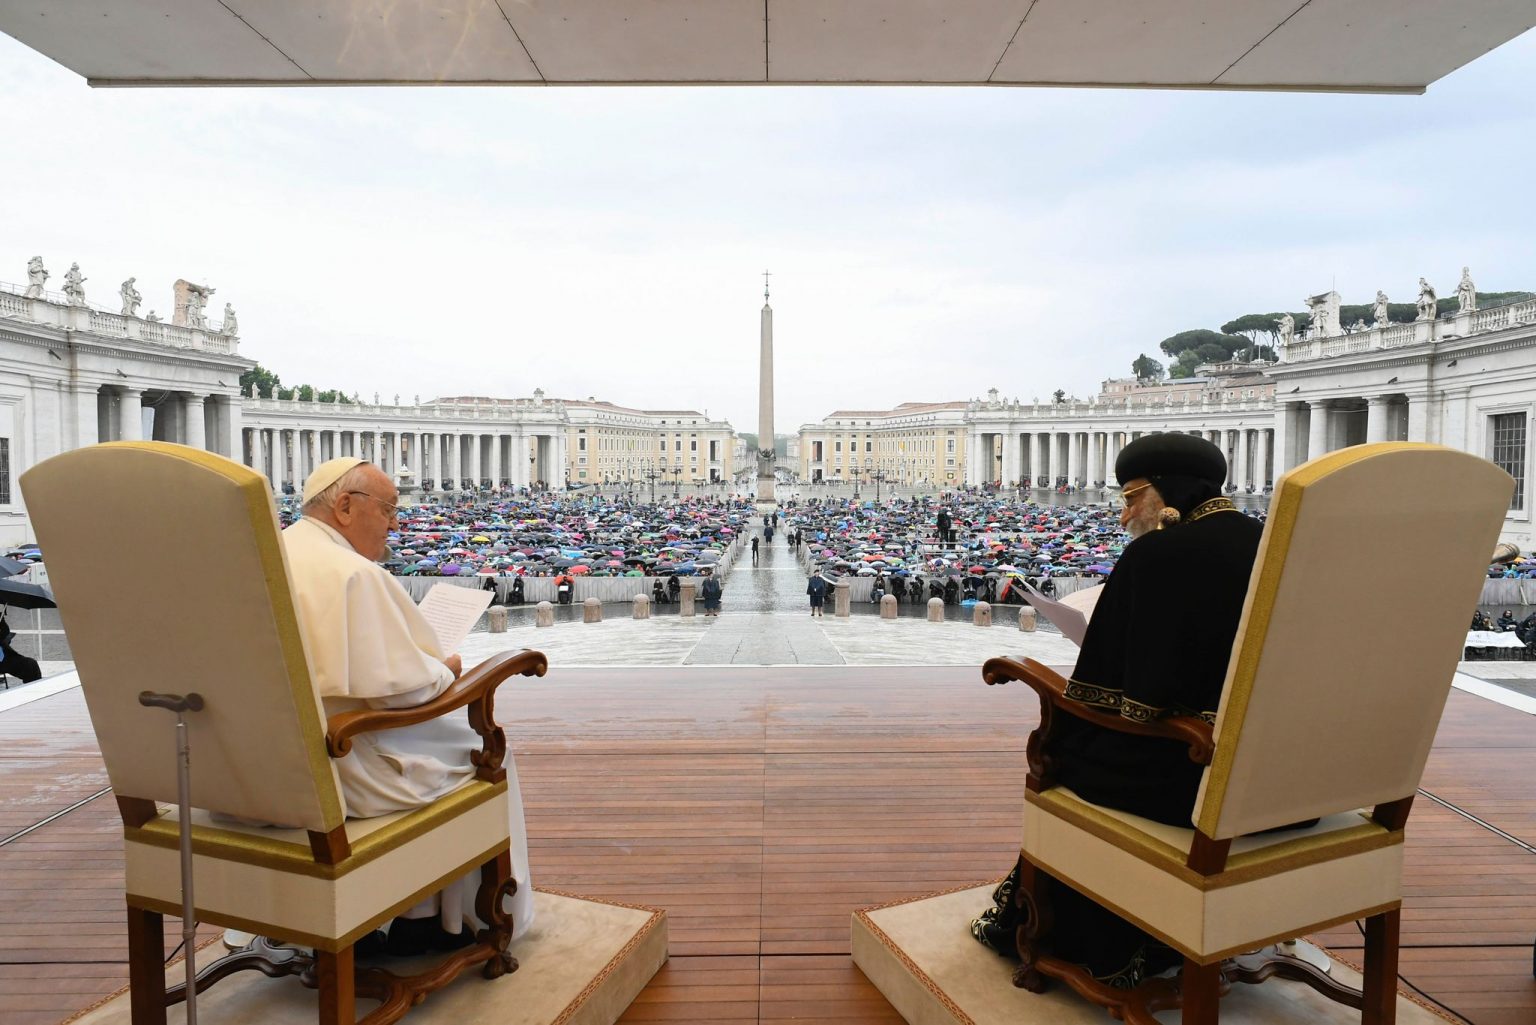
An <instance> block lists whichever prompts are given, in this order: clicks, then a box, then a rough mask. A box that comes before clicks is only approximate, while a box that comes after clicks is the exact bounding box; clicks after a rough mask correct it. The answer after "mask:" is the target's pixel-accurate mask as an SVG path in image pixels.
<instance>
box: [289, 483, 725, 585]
mask: <svg viewBox="0 0 1536 1025" xmlns="http://www.w3.org/2000/svg"><path fill="white" fill-rule="evenodd" d="M281 515H282V519H283V522H284V524H285V525H286V524H287V523H291V522H292V521H293V520H294V519H295V518H296V517H297V516H298V508H297V502H295V501H293V500H291V499H290V500H285V501H284V502H283V503H282V510H281ZM751 515H752V505H751V503H750V502H747V501H745V500H742V499H736V498H730V497H709V496H700V495H689V496H686V497H684V498H682V499H679V500H667V501H663V502H660V503H656V504H652V503H649V502H641V501H636V500H634V499H630V498H628V497H625V496H620V495H613V496H607V497H605V496H602V495H597V494H586V493H574V494H561V493H558V492H543V493H539V492H535V493H532V494H527V493H512V492H490V493H484V494H468V495H461V496H453V497H447V496H442V497H438V496H434V498H433V500H431V501H428V502H422V503H419V504H410V505H403V506H402V507H401V508H400V509H399V520H398V529H396V530H395V531H393V532H391V534H390V536H389V547H390V554H389V555H388V556H387V557H386V558H385V560H384V561H383V566H384V568H385V569H387V570H389V571H390V572H391V573H393V574H395V575H397V576H483V577H496V576H512V577H518V578H522V577H556V578H559V577H566V578H570V577H576V576H583V575H590V576H594V577H603V576H634V577H639V576H662V577H665V576H686V575H692V574H695V573H697V572H698V571H699V570H700V569H702V568H704V567H707V566H712V565H714V564H715V563H717V562H719V561H720V559H721V558H722V557H723V556H724V553H725V551H726V549H727V548H728V547H729V545H730V544H731V543H732V542H733V541H734V540H735V539H736V537H737V536H738V535H739V534H740V533H742V532H743V531H744V530H745V528H746V527H747V525H748V521H749V520H750V518H751Z"/></svg>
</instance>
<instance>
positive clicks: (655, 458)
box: [563, 399, 738, 484]
mask: <svg viewBox="0 0 1536 1025" xmlns="http://www.w3.org/2000/svg"><path fill="white" fill-rule="evenodd" d="M563 405H564V407H565V410H566V415H567V417H568V425H567V429H566V449H567V451H568V452H569V460H568V473H569V478H570V480H572V481H574V482H577V483H587V484H605V483H626V484H627V483H634V482H639V481H646V480H650V479H651V474H652V473H654V474H655V475H656V476H655V478H654V479H655V480H657V481H661V482H671V483H673V484H701V483H717V482H722V481H729V480H730V479H731V476H732V473H733V469H734V467H735V466H737V465H738V463H737V459H736V431H735V428H733V427H732V426H731V425H730V424H729V423H728V422H726V421H724V420H711V419H710V418H709V417H708V416H707V415H705V414H704V413H701V412H699V411H698V410H695V409H631V408H629V407H627V406H617V405H614V404H613V403H611V402H599V401H598V400H596V399H586V400H585V401H581V400H566V401H565V402H564V403H563Z"/></svg>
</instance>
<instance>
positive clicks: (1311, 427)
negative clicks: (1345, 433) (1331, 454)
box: [1307, 401, 1331, 461]
mask: <svg viewBox="0 0 1536 1025" xmlns="http://www.w3.org/2000/svg"><path fill="white" fill-rule="evenodd" d="M1311 405H1312V420H1311V423H1309V424H1308V425H1307V459H1308V460H1309V461H1310V460H1313V459H1316V458H1317V457H1318V456H1320V455H1323V454H1324V453H1326V452H1327V451H1328V428H1329V426H1330V424H1329V421H1330V419H1331V418H1330V417H1329V415H1328V403H1327V402H1326V401H1317V402H1313V403H1312V404H1311Z"/></svg>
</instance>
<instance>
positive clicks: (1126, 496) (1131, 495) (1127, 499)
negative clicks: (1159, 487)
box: [1120, 481, 1152, 509]
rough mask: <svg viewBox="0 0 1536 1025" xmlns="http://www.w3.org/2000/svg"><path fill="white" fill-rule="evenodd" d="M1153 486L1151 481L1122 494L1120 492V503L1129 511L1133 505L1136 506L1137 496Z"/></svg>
mask: <svg viewBox="0 0 1536 1025" xmlns="http://www.w3.org/2000/svg"><path fill="white" fill-rule="evenodd" d="M1151 486H1152V484H1151V482H1150V481H1149V482H1148V483H1146V484H1138V485H1136V486H1135V487H1134V488H1131V489H1130V490H1129V491H1122V492H1120V502H1121V504H1123V505H1124V506H1125V507H1126V508H1127V509H1129V508H1130V507H1131V506H1132V505H1133V504H1135V501H1136V499H1135V496H1136V495H1139V494H1141V493H1142V492H1143V491H1145V490H1147V489H1148V488H1150V487H1151Z"/></svg>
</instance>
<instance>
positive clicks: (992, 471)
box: [965, 426, 1276, 493]
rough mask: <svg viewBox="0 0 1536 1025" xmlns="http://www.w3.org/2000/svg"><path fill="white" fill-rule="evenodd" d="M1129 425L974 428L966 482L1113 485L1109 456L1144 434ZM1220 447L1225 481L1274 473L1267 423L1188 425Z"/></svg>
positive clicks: (1256, 486) (1242, 482) (1255, 486)
mask: <svg viewBox="0 0 1536 1025" xmlns="http://www.w3.org/2000/svg"><path fill="white" fill-rule="evenodd" d="M1153 433H1159V432H1155V431H1146V430H1130V429H1108V430H1104V429H1093V428H1089V429H1084V430H1063V429H1056V428H1053V429H1050V430H1043V431H1012V430H1008V431H988V430H984V429H980V428H977V429H974V430H973V431H972V432H971V434H970V437H969V438H968V439H967V450H966V460H965V467H966V474H965V475H966V483H968V484H972V485H976V484H983V483H988V482H996V483H1000V484H1002V485H1004V486H1016V485H1019V484H1023V485H1025V486H1031V485H1033V486H1035V487H1045V488H1050V487H1061V486H1063V485H1067V486H1071V487H1077V488H1087V487H1117V486H1118V485H1119V483H1120V482H1119V481H1117V480H1116V479H1115V460H1116V459H1117V458H1118V457H1119V455H1120V450H1121V449H1123V448H1124V447H1125V446H1126V445H1128V444H1130V442H1131V441H1133V440H1135V439H1136V438H1140V437H1141V436H1143V435H1144V434H1153ZM1187 433H1189V434H1193V435H1196V436H1197V437H1203V438H1205V439H1206V440H1208V441H1210V442H1211V443H1212V444H1214V445H1216V446H1217V447H1218V448H1220V449H1221V450H1222V452H1223V453H1224V454H1225V455H1226V458H1227V480H1226V483H1227V485H1228V486H1232V487H1236V489H1237V490H1238V491H1251V492H1253V493H1259V492H1262V491H1263V490H1264V488H1265V487H1266V486H1269V485H1270V484H1272V483H1273V481H1274V479H1275V476H1276V462H1275V458H1276V449H1275V439H1276V432H1275V429H1274V428H1271V427H1246V426H1243V427H1229V428H1217V429H1205V428H1202V429H1199V430H1191V431H1188V432H1187Z"/></svg>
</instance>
